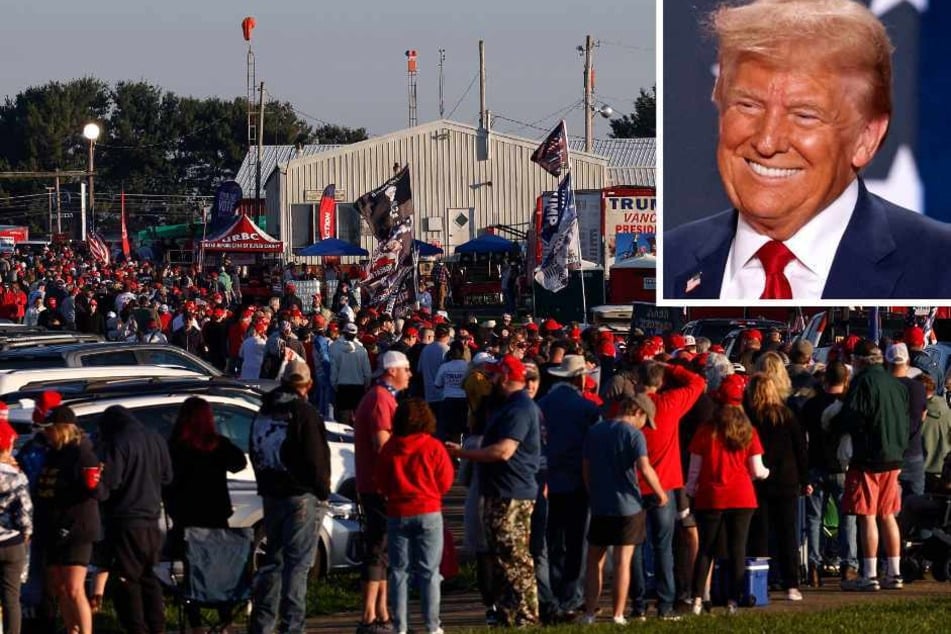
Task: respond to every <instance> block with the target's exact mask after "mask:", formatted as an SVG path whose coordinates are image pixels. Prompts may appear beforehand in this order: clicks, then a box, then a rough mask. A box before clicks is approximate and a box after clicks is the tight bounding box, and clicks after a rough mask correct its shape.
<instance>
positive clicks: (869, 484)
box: [843, 468, 901, 517]
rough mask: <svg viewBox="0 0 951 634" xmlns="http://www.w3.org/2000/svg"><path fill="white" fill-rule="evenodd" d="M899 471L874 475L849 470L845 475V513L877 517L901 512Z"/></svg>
mask: <svg viewBox="0 0 951 634" xmlns="http://www.w3.org/2000/svg"><path fill="white" fill-rule="evenodd" d="M900 471H901V470H900V469H895V470H894V471H882V472H879V473H876V472H873V471H860V470H858V469H852V468H850V469H849V470H848V471H847V472H846V474H845V494H844V496H843V506H844V507H845V512H846V513H849V514H851V515H875V516H877V517H885V516H886V515H895V514H896V513H898V511H900V510H901V486H900V485H899V484H898V474H899V472H900Z"/></svg>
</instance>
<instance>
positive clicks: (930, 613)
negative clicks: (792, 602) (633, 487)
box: [452, 597, 951, 634]
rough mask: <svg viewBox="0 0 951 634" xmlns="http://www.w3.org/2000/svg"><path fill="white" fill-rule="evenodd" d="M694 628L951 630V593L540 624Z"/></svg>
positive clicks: (561, 633) (555, 633) (578, 628)
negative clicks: (778, 610) (671, 618)
mask: <svg viewBox="0 0 951 634" xmlns="http://www.w3.org/2000/svg"><path fill="white" fill-rule="evenodd" d="M638 630H642V631H645V632H647V631H650V632H651V634H653V633H654V632H659V633H661V634H663V633H664V632H677V633H678V634H690V633H692V632H696V633H698V634H699V633H701V632H702V633H704V634H708V633H709V632H718V633H719V632H742V633H748V634H764V633H768V634H785V633H789V634H804V633H807V632H819V633H821V634H834V633H838V632H843V633H845V632H848V633H853V632H858V633H862V634H924V633H926V632H928V633H930V632H951V597H948V598H942V599H921V600H915V601H901V600H899V599H897V598H896V599H895V600H894V601H889V602H887V603H876V604H873V605H860V606H849V607H842V608H836V609H834V610H824V611H818V612H795V613H785V614H769V613H763V612H759V611H757V610H756V609H749V610H742V611H741V612H740V614H738V615H736V616H727V615H726V613H725V612H724V611H723V610H722V609H715V610H714V612H713V614H709V615H704V616H685V617H684V618H683V619H681V620H680V621H677V622H674V623H664V622H659V621H657V619H652V620H650V621H649V622H648V623H636V622H635V623H631V624H630V625H628V626H627V627H626V628H619V627H618V626H617V625H614V624H613V623H611V622H610V619H605V620H604V623H602V624H598V625H595V626H590V625H560V626H556V627H546V628H543V629H542V628H540V629H539V631H542V632H546V634H547V633H549V632H550V633H551V634H570V633H580V632H592V633H593V632H618V631H638ZM486 631H488V630H487V629H486V628H484V627H474V628H462V629H453V630H452V632H461V633H470V634H473V633H475V632H483V633H484V632H486Z"/></svg>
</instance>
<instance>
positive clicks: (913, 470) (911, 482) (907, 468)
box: [898, 457, 925, 500]
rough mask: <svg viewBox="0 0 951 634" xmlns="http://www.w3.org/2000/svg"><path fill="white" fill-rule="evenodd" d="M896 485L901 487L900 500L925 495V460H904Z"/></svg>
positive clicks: (919, 458)
mask: <svg viewBox="0 0 951 634" xmlns="http://www.w3.org/2000/svg"><path fill="white" fill-rule="evenodd" d="M898 483H899V484H900V485H901V499H902V500H904V499H905V498H906V497H908V496H909V495H924V494H925V460H924V458H921V457H918V458H911V459H908V458H906V459H905V461H904V462H903V463H902V465H901V473H899V474H898Z"/></svg>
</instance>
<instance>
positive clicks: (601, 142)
mask: <svg viewBox="0 0 951 634" xmlns="http://www.w3.org/2000/svg"><path fill="white" fill-rule="evenodd" d="M445 123H454V122H449V121H442V122H440V121H434V122H430V124H422V125H423V126H425V125H432V124H445ZM457 125H460V126H463V127H472V126H469V125H467V124H457ZM420 127H422V126H420ZM401 132H403V131H398V132H397V133H396V134H398V133H401ZM392 134H393V133H391V134H389V135H383V137H387V136H392ZM493 134H495V135H498V136H504V137H509V138H513V139H518V140H520V141H530V142H532V143H536V142H538V140H531V139H520V138H518V137H514V136H512V135H509V134H504V133H498V132H495V131H493ZM383 137H372V138H370V139H368V141H374V140H379V139H381V138H383ZM568 144H569V146H570V147H571V151H572V152H582V151H583V150H584V139H580V138H570V139H569V141H568ZM341 147H344V146H342V145H304V146H300V147H297V146H293V145H265V146H264V147H263V148H261V190H262V191H261V195H262V196H263V195H264V191H263V190H264V184H265V183H266V182H267V179H268V177H269V176H270V175H271V173H272V172H273V171H274V168H275V167H277V166H278V165H282V164H285V163H287V162H289V161H291V160H293V159H297V158H303V157H307V156H313V155H314V154H320V153H322V152H330V151H332V150H336V149H338V148H341ZM656 148H657V141H656V139H654V138H642V139H595V140H594V147H593V150H594V151H593V152H592V154H594V155H596V156H601V157H603V158H604V159H605V160H607V163H608V165H607V167H608V170H607V182H606V183H605V184H606V185H607V186H620V185H630V186H636V187H654V186H655V185H654V183H655V165H656ZM256 159H257V149H256V148H255V149H251V150H249V151H248V153H247V155H245V157H244V161H243V162H242V163H241V168H240V169H239V170H238V174H237V175H236V176H235V180H236V181H237V182H238V184H239V185H241V190H242V191H243V192H244V197H245V198H253V197H254V185H255V183H254V179H255V160H256Z"/></svg>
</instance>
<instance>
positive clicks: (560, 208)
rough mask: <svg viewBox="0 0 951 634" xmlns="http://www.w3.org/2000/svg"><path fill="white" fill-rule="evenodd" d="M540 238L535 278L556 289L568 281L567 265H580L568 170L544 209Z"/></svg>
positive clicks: (573, 199)
mask: <svg viewBox="0 0 951 634" xmlns="http://www.w3.org/2000/svg"><path fill="white" fill-rule="evenodd" d="M539 240H540V242H541V245H542V263H541V266H540V267H539V269H538V271H537V272H536V273H535V279H536V280H537V281H538V283H539V284H541V285H542V287H543V288H545V289H547V290H549V291H552V292H555V293H557V292H558V291H560V290H561V289H563V288H564V287H566V286H567V285H568V269H569V268H579V267H580V266H581V255H580V253H579V251H578V211H577V209H576V208H575V192H574V190H573V189H572V188H571V173H570V172H569V173H568V174H567V175H565V178H564V179H563V180H562V181H561V184H560V185H559V186H558V191H557V192H556V194H555V196H553V197H552V203H550V204H549V205H548V207H547V208H546V209H545V211H544V217H543V218H542V229H541V235H540V236H539Z"/></svg>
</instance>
